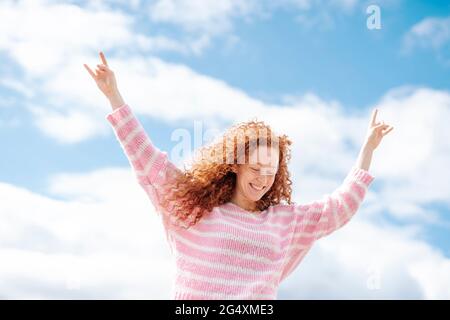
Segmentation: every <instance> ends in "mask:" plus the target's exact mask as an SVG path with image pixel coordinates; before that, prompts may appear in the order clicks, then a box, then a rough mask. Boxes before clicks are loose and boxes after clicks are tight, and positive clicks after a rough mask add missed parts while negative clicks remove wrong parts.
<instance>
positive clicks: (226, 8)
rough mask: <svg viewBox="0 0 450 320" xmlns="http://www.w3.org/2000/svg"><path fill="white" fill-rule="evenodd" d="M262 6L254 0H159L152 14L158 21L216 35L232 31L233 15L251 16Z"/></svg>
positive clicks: (154, 3)
mask: <svg viewBox="0 0 450 320" xmlns="http://www.w3.org/2000/svg"><path fill="white" fill-rule="evenodd" d="M258 8H259V7H258V5H257V2H256V1H253V0H250V1H242V0H222V1H208V0H158V1H155V2H153V3H151V4H150V6H149V15H150V17H151V19H152V20H153V21H155V22H169V23H173V24H176V25H179V26H181V27H183V28H184V29H186V30H187V31H190V32H195V31H201V32H203V33H208V34H213V35H214V34H218V33H223V32H226V31H230V30H231V28H232V24H233V21H232V20H233V18H236V17H244V18H245V17H247V18H248V17H250V16H251V15H253V14H255V11H257V10H258Z"/></svg>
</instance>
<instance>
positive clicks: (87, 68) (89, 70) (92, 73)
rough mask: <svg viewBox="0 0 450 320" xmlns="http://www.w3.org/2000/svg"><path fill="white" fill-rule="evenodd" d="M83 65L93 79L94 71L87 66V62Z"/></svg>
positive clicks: (94, 76)
mask: <svg viewBox="0 0 450 320" xmlns="http://www.w3.org/2000/svg"><path fill="white" fill-rule="evenodd" d="M83 65H84V67H85V68H86V70H87V71H88V72H89V74H90V75H91V77H92V78H94V80H95V78H96V75H95V73H94V72H93V71H92V70H91V68H89V67H88V65H87V64H83Z"/></svg>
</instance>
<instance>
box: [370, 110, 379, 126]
mask: <svg viewBox="0 0 450 320" xmlns="http://www.w3.org/2000/svg"><path fill="white" fill-rule="evenodd" d="M377 113H378V109H375V110H373V111H372V121H371V124H372V126H375V125H376V122H377Z"/></svg>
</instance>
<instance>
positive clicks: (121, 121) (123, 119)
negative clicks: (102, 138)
mask: <svg viewBox="0 0 450 320" xmlns="http://www.w3.org/2000/svg"><path fill="white" fill-rule="evenodd" d="M133 118H134V115H133V114H132V113H130V114H129V115H127V116H126V117H125V118H122V119H120V120H119V121H118V122H117V123H116V128H117V129H120V128H121V127H122V126H123V125H125V124H126V123H127V122H128V121H130V120H131V119H133Z"/></svg>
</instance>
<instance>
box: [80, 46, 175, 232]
mask: <svg viewBox="0 0 450 320" xmlns="http://www.w3.org/2000/svg"><path fill="white" fill-rule="evenodd" d="M100 58H101V60H102V64H98V65H97V67H98V69H96V71H95V72H94V71H92V70H91V69H90V68H89V67H88V66H87V65H86V64H84V67H85V68H86V69H87V71H88V72H89V74H90V75H91V77H92V78H93V79H94V80H95V82H96V84H97V86H98V88H99V89H100V90H101V91H102V92H103V94H104V95H105V96H106V97H107V98H108V100H109V101H110V104H111V107H112V112H110V113H109V114H108V115H107V116H106V119H107V120H108V121H109V123H110V124H111V126H112V128H113V129H114V133H115V135H116V138H117V140H118V141H119V143H120V146H121V147H122V149H123V151H124V153H125V155H126V157H127V159H128V161H129V163H130V164H131V166H132V169H133V172H134V174H135V177H136V178H137V181H138V182H139V184H140V185H141V186H142V187H143V189H144V190H145V192H146V193H147V195H148V196H149V197H150V199H151V201H152V203H153V204H154V206H155V208H156V209H157V212H158V213H163V215H162V216H163V218H164V220H163V221H164V223H165V226H166V227H167V226H168V224H167V223H168V221H169V220H168V218H169V215H170V214H169V212H168V211H167V210H164V209H163V208H162V207H161V206H160V197H161V194H162V193H163V192H167V190H168V189H167V188H166V187H167V186H170V184H171V179H172V178H174V177H175V176H176V174H179V173H181V171H180V170H179V169H178V168H177V167H176V166H175V165H174V164H173V163H172V162H171V161H169V159H168V155H167V152H165V151H161V150H160V149H158V148H157V147H156V146H155V145H154V144H153V142H152V140H151V139H150V138H149V136H148V135H147V133H146V132H145V129H144V128H143V127H142V125H141V123H140V121H139V120H138V118H137V117H136V116H135V114H134V113H133V111H132V109H131V108H130V106H129V105H128V104H126V103H125V102H124V100H123V99H122V96H121V95H120V93H119V90H118V88H117V82H116V79H115V75H114V72H113V71H112V70H111V69H110V68H109V66H108V63H107V61H106V58H105V56H104V54H103V53H102V52H100Z"/></svg>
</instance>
